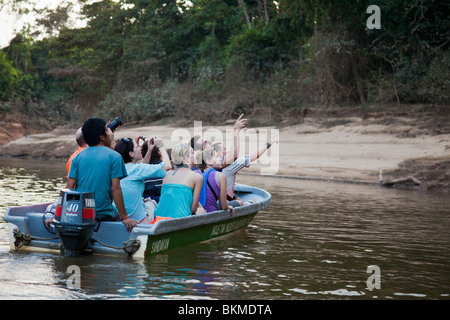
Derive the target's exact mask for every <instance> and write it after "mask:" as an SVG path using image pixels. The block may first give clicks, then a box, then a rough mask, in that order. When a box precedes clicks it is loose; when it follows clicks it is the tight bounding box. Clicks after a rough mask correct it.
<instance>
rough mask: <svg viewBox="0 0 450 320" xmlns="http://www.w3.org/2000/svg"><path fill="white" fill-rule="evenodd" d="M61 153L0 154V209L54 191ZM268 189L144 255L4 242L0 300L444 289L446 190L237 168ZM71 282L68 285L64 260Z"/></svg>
mask: <svg viewBox="0 0 450 320" xmlns="http://www.w3.org/2000/svg"><path fill="white" fill-rule="evenodd" d="M64 176H65V163H63V162H50V161H35V160H20V159H6V158H0V194H1V200H0V217H2V216H3V214H4V213H5V211H6V209H7V208H8V207H10V206H17V205H27V204H36V203H43V202H50V201H55V200H56V197H57V195H58V193H59V189H60V188H62V187H64V185H65V178H64ZM238 182H240V183H244V184H249V185H253V186H257V187H259V188H262V189H265V190H267V191H269V192H270V193H271V194H272V202H271V205H270V206H269V208H267V209H266V210H264V211H261V212H259V213H258V215H257V216H256V217H255V219H254V220H253V221H252V222H251V224H250V225H249V227H248V228H247V229H245V230H240V231H237V232H235V233H233V234H231V235H229V236H226V237H225V238H219V239H216V240H212V241H209V242H206V243H199V244H195V245H191V246H187V247H184V248H180V249H175V250H172V251H169V252H167V253H165V254H160V255H156V256H153V257H150V258H147V259H146V260H138V261H135V260H130V259H127V258H126V257H124V258H117V257H101V256H84V257H80V258H63V257H60V256H59V255H57V254H52V253H36V252H33V253H30V252H23V251H20V250H19V251H11V250H10V247H9V239H8V232H7V224H6V223H5V222H3V220H2V219H1V221H2V222H0V299H111V298H112V299H219V300H225V299H231V300H234V299H237V300H255V299H259V300H269V299H270V300H304V299H314V300H328V299H335V300H337V299H339V300H342V299H352V300H356V299H365V300H367V299H369V300H399V299H418V300H423V299H426V300H427V299H439V300H449V299H450V266H449V263H450V232H449V230H450V197H449V194H448V193H435V192H433V193H432V192H422V191H416V190H402V189H384V188H380V187H378V186H375V185H361V184H343V183H330V182H319V181H307V180H298V179H286V178H270V177H265V176H255V175H245V174H242V175H240V176H239V177H238ZM74 265H75V266H77V267H78V268H79V270H80V280H81V284H80V286H79V287H77V288H73V287H72V286H70V284H69V282H68V279H69V277H70V276H71V275H72V273H71V272H70V270H71V269H70V266H74Z"/></svg>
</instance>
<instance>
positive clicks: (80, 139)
mask: <svg viewBox="0 0 450 320" xmlns="http://www.w3.org/2000/svg"><path fill="white" fill-rule="evenodd" d="M75 141H76V142H77V144H78V149H77V150H76V151H75V152H74V153H72V155H71V156H70V157H69V160H67V163H66V170H67V176H69V172H70V165H71V164H72V160H73V158H75V156H76V155H77V154H79V153H80V152H81V151H83V150H84V149H86V148H87V147H88V144H87V143H86V141H84V138H83V131H82V130H81V128H79V129H78V130H77V132H76V133H75Z"/></svg>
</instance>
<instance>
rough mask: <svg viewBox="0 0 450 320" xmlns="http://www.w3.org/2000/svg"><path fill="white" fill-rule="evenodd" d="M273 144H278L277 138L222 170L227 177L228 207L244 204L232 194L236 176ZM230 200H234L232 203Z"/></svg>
mask: <svg viewBox="0 0 450 320" xmlns="http://www.w3.org/2000/svg"><path fill="white" fill-rule="evenodd" d="M274 143H278V136H274V137H272V138H271V139H270V140H269V141H268V142H267V143H266V144H264V145H263V146H261V147H259V148H258V151H257V152H255V153H253V154H251V155H250V154H247V155H244V156H242V157H240V158H238V159H236V160H235V161H234V162H233V163H232V164H230V165H229V166H227V167H225V168H224V169H223V170H222V173H224V174H225V175H226V177H227V195H228V200H229V201H230V203H229V204H230V205H232V206H234V207H235V206H239V205H240V206H242V205H243V204H244V203H243V201H242V200H241V199H239V197H238V195H235V194H234V184H235V182H236V174H237V173H238V172H239V171H240V170H241V169H243V168H248V167H250V163H251V162H253V161H255V160H257V159H258V158H259V157H260V156H261V155H262V154H263V153H264V152H266V151H267V150H268V149H269V148H270V147H271V146H272V144H274ZM232 200H236V202H235V201H232Z"/></svg>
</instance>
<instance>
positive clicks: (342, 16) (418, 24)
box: [0, 0, 450, 121]
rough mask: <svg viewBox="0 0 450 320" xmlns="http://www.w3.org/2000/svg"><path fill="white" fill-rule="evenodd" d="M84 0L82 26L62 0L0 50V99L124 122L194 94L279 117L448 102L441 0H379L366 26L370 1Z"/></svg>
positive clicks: (187, 102) (176, 106)
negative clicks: (37, 36)
mask: <svg viewBox="0 0 450 320" xmlns="http://www.w3.org/2000/svg"><path fill="white" fill-rule="evenodd" d="M25 2H26V0H24V3H25ZM79 3H81V4H82V5H83V7H82V16H83V18H84V19H86V21H87V25H86V27H83V28H78V29H71V28H68V27H66V26H65V23H66V21H67V17H68V16H67V8H66V7H60V8H58V9H57V10H55V11H54V12H47V13H46V16H45V17H44V18H43V19H40V20H39V22H40V23H41V24H42V25H43V26H44V27H45V28H46V30H47V34H48V35H49V36H48V37H47V38H44V39H43V40H39V41H36V40H34V39H33V37H32V36H30V35H29V34H27V33H26V32H24V33H23V34H18V35H17V36H16V37H15V38H14V39H13V40H12V41H11V42H10V45H9V46H8V47H6V48H4V49H2V51H1V52H0V100H1V101H3V102H11V101H21V102H22V103H23V105H28V107H27V108H28V109H29V110H31V109H30V108H31V107H30V106H29V105H30V103H36V104H37V105H43V106H46V108H49V109H50V110H53V111H50V113H49V114H57V115H58V116H61V115H63V117H65V118H67V119H74V118H76V117H77V116H76V115H74V114H75V113H79V114H80V115H81V114H82V115H83V116H84V115H87V114H90V115H93V114H94V113H95V112H99V114H102V115H104V116H105V117H108V118H110V117H113V116H115V115H117V114H120V115H121V116H122V117H123V118H124V119H126V120H127V121H140V120H148V119H157V118H160V117H164V116H170V115H173V114H176V115H180V114H178V113H177V112H179V111H176V110H184V111H185V112H184V115H192V114H194V115H196V112H187V110H186V108H188V106H191V105H193V104H196V105H197V106H200V109H201V110H205V112H212V113H214V114H218V115H220V116H224V117H225V116H228V115H230V113H229V111H228V109H230V105H231V106H232V107H231V109H232V110H234V109H236V108H238V106H242V105H244V106H246V107H245V108H247V109H248V110H256V109H258V108H260V109H264V110H269V113H270V114H271V115H273V116H274V118H273V119H277V120H280V119H283V118H284V117H285V116H286V115H294V114H295V113H296V112H303V111H302V110H304V108H306V107H308V108H310V107H311V106H338V105H349V104H359V103H366V102H381V103H383V102H392V101H396V102H397V103H400V102H408V103H430V104H441V103H446V102H447V101H448V97H449V93H448V92H449V89H448V87H449V83H448V79H449V77H448V71H447V70H449V68H448V65H449V55H448V30H449V29H450V25H449V19H448V14H446V12H449V11H450V10H449V9H450V4H449V3H448V1H425V0H418V1H413V2H411V1H407V0H401V1H394V0H379V1H377V3H376V4H377V5H378V6H379V7H380V9H381V14H382V16H381V25H382V29H381V30H376V29H375V30H368V29H367V28H366V19H367V18H368V16H369V15H368V14H367V13H366V9H367V7H368V6H369V5H371V4H374V3H372V1H369V0H356V1H354V0H344V1H338V2H337V1H331V0H280V1H277V2H274V1H269V0H243V1H241V0H239V1H237V0H192V1H178V0H120V1H113V0H100V1H87V0H79ZM186 88H191V89H192V90H191V92H187V91H185V90H186ZM181 93H183V94H184V95H185V96H180V94H181ZM206 104H208V105H212V106H213V107H212V108H211V107H209V108H205V107H204V105H206ZM10 105H14V104H8V103H5V104H3V106H10ZM71 105H72V106H79V107H77V108H78V109H75V108H72V111H70V112H69V110H70V109H71V108H70V106H71ZM233 106H234V107H233ZM235 107H236V108H235ZM227 108H228V109H227ZM247 109H246V110H247ZM24 110H26V108H25V109H24ZM55 110H59V111H58V112H54V111H55ZM73 110H76V111H73ZM174 110H175V111H176V112H175V111H174ZM174 112H175V113H174ZM231 112H234V111H231ZM277 115H278V116H277ZM196 116H197V115H196ZM271 117H272V116H271Z"/></svg>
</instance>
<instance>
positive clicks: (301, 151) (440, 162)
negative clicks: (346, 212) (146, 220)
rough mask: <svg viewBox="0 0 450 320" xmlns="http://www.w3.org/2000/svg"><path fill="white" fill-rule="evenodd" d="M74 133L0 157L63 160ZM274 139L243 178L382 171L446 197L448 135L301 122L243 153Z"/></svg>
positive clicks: (31, 138) (162, 131) (16, 145)
mask: <svg viewBox="0 0 450 320" xmlns="http://www.w3.org/2000/svg"><path fill="white" fill-rule="evenodd" d="M229 128H231V125H230V126H222V127H215V128H212V127H206V126H205V127H202V128H201V129H200V128H199V127H195V128H194V124H192V126H191V127H186V128H183V129H180V128H176V127H171V126H168V125H167V126H166V125H155V126H144V125H133V126H132V125H124V126H122V127H120V128H119V129H118V130H117V132H116V138H122V137H135V136H137V135H145V136H147V137H150V136H152V135H158V136H159V137H161V138H162V139H163V140H164V141H165V144H166V146H167V147H169V148H170V147H171V146H173V145H174V144H175V143H176V141H177V140H178V137H179V136H182V137H184V139H183V140H185V141H186V140H187V139H188V138H190V136H192V135H193V134H194V133H197V132H198V130H201V131H202V132H204V134H205V135H206V136H215V137H216V138H219V139H220V138H221V137H220V136H221V135H223V136H224V137H225V136H226V130H227V129H229ZM217 129H218V130H219V131H220V132H221V133H219V132H218V131H217ZM277 130H278V131H277ZM194 131H195V132H194ZM74 133H75V129H74V128H68V127H60V128H57V129H55V130H53V131H51V132H48V133H42V134H33V135H27V136H24V137H22V138H19V139H17V140H14V141H11V142H9V143H7V144H5V145H3V146H0V154H1V155H2V156H15V157H27V158H44V159H46V158H47V159H60V160H64V159H67V158H68V157H69V156H70V154H71V153H72V152H73V151H74V150H75V149H76V147H77V146H76V143H75V140H74ZM276 133H278V134H279V140H280V144H279V146H274V147H272V148H271V149H270V153H268V154H266V155H265V156H264V157H263V158H261V161H258V163H255V164H253V165H252V166H251V167H250V168H247V169H245V172H249V173H258V174H275V175H281V176H294V177H304V178H305V177H308V178H319V179H337V180H341V179H342V180H354V181H365V182H366V181H367V182H373V183H377V182H378V181H379V174H380V169H381V170H382V171H383V176H382V177H383V181H386V180H390V179H394V178H404V177H407V176H411V175H412V176H414V177H415V178H416V179H418V180H419V181H421V182H422V184H421V187H420V188H422V189H438V190H447V191H448V189H449V186H450V134H439V135H429V134H426V133H425V132H424V131H423V130H420V129H418V128H417V127H416V126H415V125H414V124H413V123H411V124H409V123H408V121H407V120H404V121H402V122H401V124H399V123H395V124H391V125H385V124H376V123H368V122H367V121H363V120H362V119H360V118H349V119H346V121H345V124H343V125H337V126H332V127H329V128H327V127H324V126H322V125H320V124H318V123H317V121H314V120H311V121H308V120H305V121H304V123H302V124H300V125H296V126H289V127H284V128H279V129H276V128H275V127H264V128H249V129H246V130H244V131H243V132H242V133H241V135H242V137H243V140H241V141H242V142H241V146H242V147H241V151H242V152H245V151H247V152H252V151H254V150H255V146H256V145H263V144H264V143H265V142H266V141H267V140H266V139H267V137H268V136H269V135H272V134H276ZM244 137H245V139H244Z"/></svg>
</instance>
